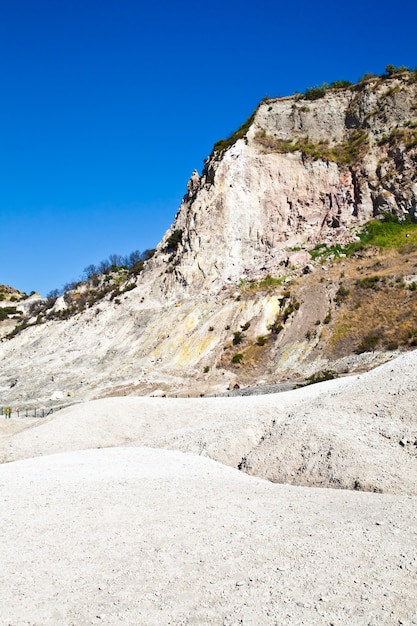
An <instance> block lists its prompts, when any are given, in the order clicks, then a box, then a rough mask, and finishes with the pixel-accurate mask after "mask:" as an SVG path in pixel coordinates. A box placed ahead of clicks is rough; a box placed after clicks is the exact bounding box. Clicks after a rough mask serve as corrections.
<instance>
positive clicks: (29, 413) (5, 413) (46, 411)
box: [0, 406, 61, 419]
mask: <svg viewBox="0 0 417 626" xmlns="http://www.w3.org/2000/svg"><path fill="white" fill-rule="evenodd" d="M60 408H61V407H58V408H57V407H55V408H53V407H50V408H21V407H19V408H16V407H11V406H1V407H0V417H4V418H6V419H11V418H12V417H13V418H16V417H36V418H39V417H47V416H48V415H51V414H52V413H53V412H54V411H59V409H60Z"/></svg>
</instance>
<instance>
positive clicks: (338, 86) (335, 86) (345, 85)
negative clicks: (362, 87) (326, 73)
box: [329, 80, 352, 89]
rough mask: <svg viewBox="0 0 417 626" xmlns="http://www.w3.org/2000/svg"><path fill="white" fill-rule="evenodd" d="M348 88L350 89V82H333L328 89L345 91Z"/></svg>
mask: <svg viewBox="0 0 417 626" xmlns="http://www.w3.org/2000/svg"><path fill="white" fill-rule="evenodd" d="M348 87H352V83H351V82H350V80H335V81H333V82H332V83H330V85H329V88H330V89H347V88H348Z"/></svg>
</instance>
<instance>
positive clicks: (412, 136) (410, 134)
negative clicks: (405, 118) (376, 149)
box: [378, 121, 417, 150]
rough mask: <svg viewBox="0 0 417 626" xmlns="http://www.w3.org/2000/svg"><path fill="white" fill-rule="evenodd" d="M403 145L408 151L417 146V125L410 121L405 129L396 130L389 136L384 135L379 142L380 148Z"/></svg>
mask: <svg viewBox="0 0 417 626" xmlns="http://www.w3.org/2000/svg"><path fill="white" fill-rule="evenodd" d="M398 143H403V144H404V146H405V149H406V150H411V149H412V148H415V146H417V123H416V122H411V121H409V122H408V124H406V127H405V128H394V129H393V130H392V131H391V133H390V134H389V135H384V136H383V137H382V138H381V139H380V140H379V142H378V145H379V146H383V145H385V144H389V145H390V146H393V145H396V144H398Z"/></svg>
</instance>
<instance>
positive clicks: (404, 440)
mask: <svg viewBox="0 0 417 626" xmlns="http://www.w3.org/2000/svg"><path fill="white" fill-rule="evenodd" d="M406 443H407V439H400V446H402V447H403V448H404V446H405V445H406Z"/></svg>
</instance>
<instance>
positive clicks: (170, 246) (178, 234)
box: [164, 228, 183, 253]
mask: <svg viewBox="0 0 417 626" xmlns="http://www.w3.org/2000/svg"><path fill="white" fill-rule="evenodd" d="M182 233H183V231H182V229H181V228H177V229H176V230H174V232H173V233H172V235H170V236H169V237H168V239H167V242H166V245H165V248H164V252H166V253H169V252H176V251H177V249H178V246H179V244H180V243H181V241H182Z"/></svg>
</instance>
